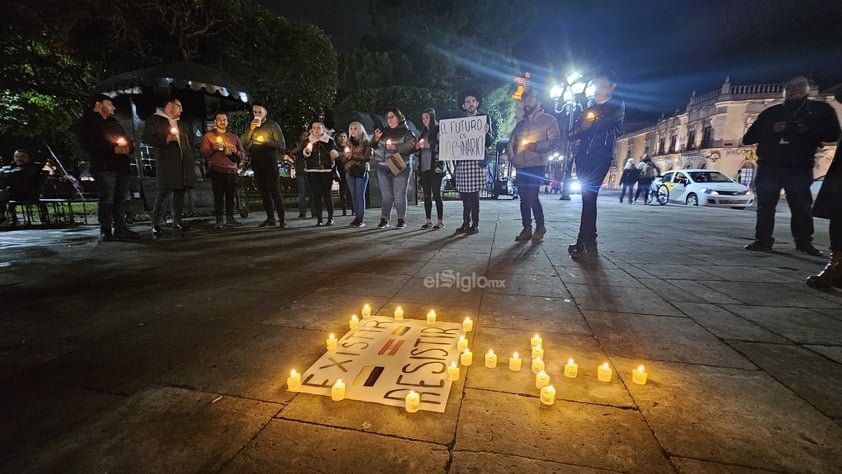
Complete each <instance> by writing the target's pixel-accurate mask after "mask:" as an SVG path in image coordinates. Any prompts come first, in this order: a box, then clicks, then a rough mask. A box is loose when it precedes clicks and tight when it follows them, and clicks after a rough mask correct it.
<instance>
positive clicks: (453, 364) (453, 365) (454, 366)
mask: <svg viewBox="0 0 842 474" xmlns="http://www.w3.org/2000/svg"><path fill="white" fill-rule="evenodd" d="M450 366H451V367H453V368H454V369H455V368H456V361H455V360H454V361H453V362H451V363H450Z"/></svg>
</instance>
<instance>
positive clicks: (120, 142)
mask: <svg viewBox="0 0 842 474" xmlns="http://www.w3.org/2000/svg"><path fill="white" fill-rule="evenodd" d="M127 143H128V142H127V141H126V139H125V138H124V137H118V138H117V146H126V144H127Z"/></svg>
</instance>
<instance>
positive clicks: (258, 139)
mask: <svg viewBox="0 0 842 474" xmlns="http://www.w3.org/2000/svg"><path fill="white" fill-rule="evenodd" d="M255 140H257V143H263V140H266V139H265V138H263V135H258V136H257V137H255ZM308 147H309V145H308Z"/></svg>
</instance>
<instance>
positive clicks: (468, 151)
mask: <svg viewBox="0 0 842 474" xmlns="http://www.w3.org/2000/svg"><path fill="white" fill-rule="evenodd" d="M486 123H488V119H487V117H486V116H485V115H477V116H475V117H460V118H455V119H445V120H442V121H441V122H439V134H440V135H439V159H440V160H484V159H485V125H486Z"/></svg>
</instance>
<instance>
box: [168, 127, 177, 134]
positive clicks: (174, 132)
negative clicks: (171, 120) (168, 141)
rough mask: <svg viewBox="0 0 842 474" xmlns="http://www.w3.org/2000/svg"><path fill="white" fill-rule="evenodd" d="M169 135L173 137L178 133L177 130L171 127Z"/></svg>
mask: <svg viewBox="0 0 842 474" xmlns="http://www.w3.org/2000/svg"><path fill="white" fill-rule="evenodd" d="M170 133H172V134H173V135H175V134H176V133H178V129H177V128H175V127H172V128H171V129H170Z"/></svg>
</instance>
